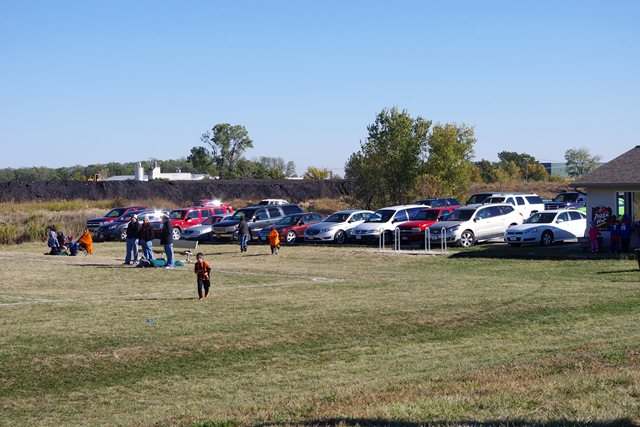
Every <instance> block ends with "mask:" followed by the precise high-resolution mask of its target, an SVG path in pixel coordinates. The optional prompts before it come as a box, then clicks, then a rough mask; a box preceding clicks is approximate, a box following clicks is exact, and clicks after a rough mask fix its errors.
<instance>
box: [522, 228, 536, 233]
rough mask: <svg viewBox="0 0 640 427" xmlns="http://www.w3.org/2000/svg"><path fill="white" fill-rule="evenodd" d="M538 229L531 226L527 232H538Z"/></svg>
mask: <svg viewBox="0 0 640 427" xmlns="http://www.w3.org/2000/svg"><path fill="white" fill-rule="evenodd" d="M537 232H538V229H537V228H530V229H529V230H527V231H525V232H524V233H525V234H534V233H537Z"/></svg>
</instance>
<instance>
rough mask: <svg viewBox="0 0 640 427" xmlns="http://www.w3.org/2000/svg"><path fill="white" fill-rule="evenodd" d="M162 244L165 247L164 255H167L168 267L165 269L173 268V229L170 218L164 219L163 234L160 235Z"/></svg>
mask: <svg viewBox="0 0 640 427" xmlns="http://www.w3.org/2000/svg"><path fill="white" fill-rule="evenodd" d="M160 244H161V245H162V246H164V253H165V254H166V255H167V265H166V267H165V268H173V227H172V226H171V221H170V220H169V217H168V216H166V215H165V216H163V217H162V232H161V233H160Z"/></svg>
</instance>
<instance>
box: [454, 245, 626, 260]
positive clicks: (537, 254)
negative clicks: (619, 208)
mask: <svg viewBox="0 0 640 427" xmlns="http://www.w3.org/2000/svg"><path fill="white" fill-rule="evenodd" d="M449 258H500V259H527V260H531V259H533V260H557V261H565V260H571V261H593V260H628V259H633V258H634V257H633V255H630V254H623V255H617V254H612V253H599V254H592V253H591V252H589V251H586V250H585V249H584V247H583V246H582V245H580V244H578V243H570V244H558V245H553V246H549V247H542V246H522V247H511V246H508V245H506V244H501V243H493V244H486V245H480V246H475V247H473V248H470V249H461V250H456V252H454V253H452V254H451V255H450V256H449Z"/></svg>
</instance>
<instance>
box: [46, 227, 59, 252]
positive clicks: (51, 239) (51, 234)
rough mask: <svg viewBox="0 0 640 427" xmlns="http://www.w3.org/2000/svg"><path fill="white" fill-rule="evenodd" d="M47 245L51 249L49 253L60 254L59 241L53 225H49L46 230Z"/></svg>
mask: <svg viewBox="0 0 640 427" xmlns="http://www.w3.org/2000/svg"><path fill="white" fill-rule="evenodd" d="M47 246H48V247H49V248H50V249H51V251H50V252H49V255H60V241H59V240H58V233H57V232H56V227H55V226H53V225H52V226H50V227H49V231H48V232H47Z"/></svg>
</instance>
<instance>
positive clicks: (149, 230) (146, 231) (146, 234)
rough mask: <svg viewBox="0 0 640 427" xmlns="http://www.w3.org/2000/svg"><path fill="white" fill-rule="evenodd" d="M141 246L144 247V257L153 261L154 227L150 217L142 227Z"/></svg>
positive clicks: (144, 220)
mask: <svg viewBox="0 0 640 427" xmlns="http://www.w3.org/2000/svg"><path fill="white" fill-rule="evenodd" d="M140 244H141V245H142V255H143V256H144V257H145V259H146V260H147V261H152V260H153V227H151V223H150V222H149V217H148V216H145V217H144V219H143V220H142V227H140Z"/></svg>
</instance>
